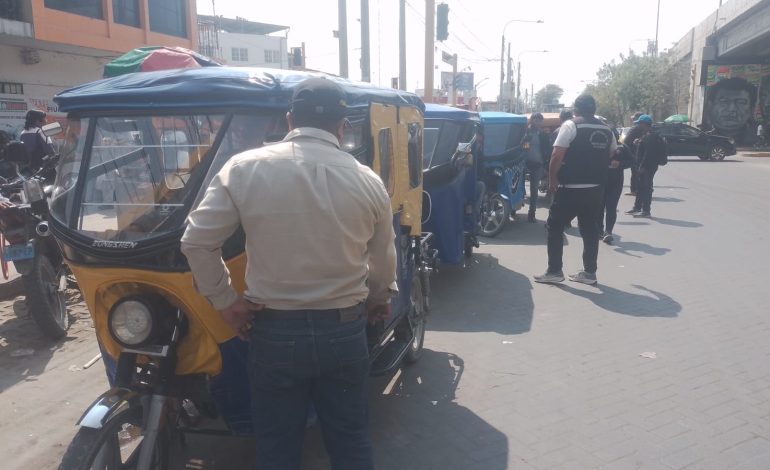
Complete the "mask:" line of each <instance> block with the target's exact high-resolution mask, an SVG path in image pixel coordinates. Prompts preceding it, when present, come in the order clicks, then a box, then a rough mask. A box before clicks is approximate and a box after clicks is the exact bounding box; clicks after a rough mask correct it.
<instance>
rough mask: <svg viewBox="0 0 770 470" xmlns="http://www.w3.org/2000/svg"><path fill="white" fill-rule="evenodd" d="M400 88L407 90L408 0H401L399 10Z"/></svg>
mask: <svg viewBox="0 0 770 470" xmlns="http://www.w3.org/2000/svg"><path fill="white" fill-rule="evenodd" d="M398 88H399V90H406V0H400V1H399V10H398Z"/></svg>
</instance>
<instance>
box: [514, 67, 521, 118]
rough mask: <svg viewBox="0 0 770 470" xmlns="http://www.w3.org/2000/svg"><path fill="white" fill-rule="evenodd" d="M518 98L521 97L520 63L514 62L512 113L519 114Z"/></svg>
mask: <svg viewBox="0 0 770 470" xmlns="http://www.w3.org/2000/svg"><path fill="white" fill-rule="evenodd" d="M519 96H521V61H520V60H518V61H516V107H515V108H514V112H517V113H518V112H519Z"/></svg>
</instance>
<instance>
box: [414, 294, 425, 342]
mask: <svg viewBox="0 0 770 470" xmlns="http://www.w3.org/2000/svg"><path fill="white" fill-rule="evenodd" d="M411 297H412V312H413V313H412V318H413V321H412V331H413V332H414V338H413V339H412V345H411V348H412V350H413V351H417V350H418V349H420V347H421V345H422V338H423V335H424V334H425V311H424V305H425V304H424V301H423V295H422V287H421V286H420V283H419V282H415V283H413V284H412V295H411Z"/></svg>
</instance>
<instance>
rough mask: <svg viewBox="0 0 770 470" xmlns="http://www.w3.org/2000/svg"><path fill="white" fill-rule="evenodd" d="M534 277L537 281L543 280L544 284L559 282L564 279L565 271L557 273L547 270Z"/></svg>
mask: <svg viewBox="0 0 770 470" xmlns="http://www.w3.org/2000/svg"><path fill="white" fill-rule="evenodd" d="M533 277H534V279H535V282H541V283H543V284H557V283H559V282H561V281H563V280H564V273H563V272H561V271H559V272H557V273H549V272H548V271H546V272H545V274H540V275H539V276H533Z"/></svg>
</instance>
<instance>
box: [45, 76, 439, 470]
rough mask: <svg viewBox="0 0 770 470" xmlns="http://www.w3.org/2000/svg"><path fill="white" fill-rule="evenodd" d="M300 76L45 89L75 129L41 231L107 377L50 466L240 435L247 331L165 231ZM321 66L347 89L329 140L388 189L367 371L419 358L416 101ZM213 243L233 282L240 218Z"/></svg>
mask: <svg viewBox="0 0 770 470" xmlns="http://www.w3.org/2000/svg"><path fill="white" fill-rule="evenodd" d="M310 76H314V75H313V74H310V73H306V72H300V71H290V72H287V73H284V71H278V70H268V69H258V68H244V67H209V68H207V69H187V70H184V71H180V70H159V71H154V72H140V73H133V74H127V75H123V76H118V77H114V78H109V79H105V80H101V81H98V82H94V83H89V84H84V85H81V86H79V87H76V88H73V89H70V90H66V91H64V92H62V93H60V94H59V95H57V96H56V97H55V98H54V100H55V101H56V102H57V104H58V105H59V109H60V110H61V111H63V112H67V113H68V115H69V120H70V127H72V126H73V125H74V126H76V128H77V129H78V130H79V135H75V134H76V133H74V132H73V133H70V134H71V137H68V140H66V141H65V143H64V146H65V147H67V146H68V145H69V147H71V148H75V149H76V151H74V152H72V153H70V154H67V155H66V156H64V155H63V156H62V160H61V162H60V164H59V168H58V175H57V179H56V183H55V185H54V189H53V192H52V196H51V203H50V208H51V229H52V231H53V232H54V234H55V236H56V237H57V239H58V240H59V242H60V243H61V245H62V251H63V253H64V256H65V258H66V259H67V262H68V265H69V266H70V269H71V270H72V272H73V274H74V275H75V277H76V279H77V281H78V286H79V287H80V290H81V292H82V294H83V299H84V301H85V302H86V304H87V305H88V309H89V311H90V314H91V317H92V319H93V321H94V329H95V333H96V336H97V339H98V343H99V347H100V349H101V351H102V359H103V361H104V364H105V369H106V372H107V376H108V380H109V383H110V387H111V388H110V390H108V391H106V392H105V393H103V394H102V395H101V396H99V397H98V398H96V400H95V401H94V403H93V404H92V405H91V406H89V407H88V409H87V410H86V411H85V413H84V414H83V416H82V417H81V418H80V420H79V421H78V423H77V424H78V426H79V429H78V430H77V432H76V433H75V436H74V438H73V439H72V441H71V443H70V445H69V447H68V448H67V451H66V452H65V454H64V456H63V458H62V462H61V464H60V467H59V468H60V470H85V469H96V468H98V469H105V468H106V469H113V468H114V469H132V470H149V469H165V468H169V467H172V466H175V465H176V464H178V463H179V462H187V461H188V459H189V458H190V456H191V454H195V452H203V451H201V450H200V449H198V448H196V447H195V446H194V445H191V443H190V442H191V441H190V440H188V438H189V439H192V437H190V436H197V438H199V439H206V438H209V439H215V438H219V439H229V440H230V441H231V442H235V440H237V438H238V437H239V436H249V435H250V434H253V426H252V421H251V412H250V400H251V394H250V391H249V381H248V376H249V369H248V366H247V364H248V358H247V353H248V343H246V342H244V341H242V340H241V339H239V338H238V337H237V336H235V334H234V333H233V331H232V330H231V329H230V328H229V327H228V326H227V324H226V323H225V322H224V321H223V320H222V317H221V316H220V315H219V314H218V313H217V312H216V310H214V309H213V307H212V306H211V304H210V303H209V302H208V301H207V300H206V299H205V298H204V297H202V296H201V295H200V294H198V293H197V292H196V291H195V289H194V288H193V279H192V273H191V272H190V267H189V265H188V264H187V260H186V258H185V257H184V256H183V255H182V253H181V252H180V248H179V243H180V238H181V236H182V234H183V233H184V230H185V228H186V219H187V215H188V214H189V213H190V211H192V210H194V208H195V207H196V206H197V205H198V204H199V203H200V201H201V199H202V198H203V196H204V194H205V192H206V189H207V187H208V186H209V182H210V181H211V180H212V179H213V178H214V177H215V175H216V174H217V173H218V172H219V170H220V169H221V168H222V167H223V165H225V164H226V162H227V161H228V160H229V159H230V158H231V157H233V156H234V155H236V154H238V153H241V152H243V151H245V150H247V149H252V148H257V147H261V146H262V145H264V144H265V143H267V142H270V141H274V140H276V139H277V140H280V139H281V138H282V136H283V135H285V134H286V132H287V131H288V130H287V124H286V111H287V110H288V109H289V98H290V97H291V95H292V91H293V89H294V88H295V87H296V86H297V84H298V83H300V82H302V81H303V80H304V79H306V78H308V77H310ZM330 79H331V80H335V81H336V82H337V83H338V84H339V85H340V87H341V88H342V89H343V90H344V91H345V92H346V94H347V100H346V101H347V106H348V114H347V121H346V125H345V130H344V135H343V138H342V140H341V142H340V146H341V148H342V149H344V150H345V151H347V152H348V153H350V154H351V155H352V156H353V157H354V158H356V159H357V160H358V161H359V162H361V163H362V164H365V165H368V166H369V167H371V168H372V169H373V170H374V171H375V172H377V173H378V174H379V175H380V177H381V178H382V180H383V183H384V184H385V187H386V188H387V190H388V193H389V195H390V198H391V207H392V210H393V219H392V221H393V227H394V232H395V233H396V237H395V242H394V243H395V250H396V253H397V259H398V266H397V270H396V274H397V282H398V290H399V293H398V295H397V296H396V297H394V298H393V299H392V300H391V313H390V314H389V315H388V316H387V318H385V319H383V320H381V321H378V322H376V323H374V324H372V325H369V326H368V328H367V336H368V343H369V357H370V368H371V369H370V370H371V374H373V375H376V374H385V373H387V372H388V371H392V370H394V369H395V368H397V367H399V366H400V365H401V364H404V363H412V362H415V361H417V360H418V359H419V358H420V355H421V353H422V350H423V341H424V336H425V331H426V322H427V316H428V308H429V296H430V287H429V282H428V281H429V275H430V272H431V264H432V260H431V259H430V257H429V256H428V255H429V253H430V251H431V250H429V249H428V243H429V241H428V240H427V238H429V237H428V236H425V235H423V232H422V230H421V224H420V221H421V219H422V213H421V212H422V205H421V198H422V193H423V187H422V171H421V170H422V168H421V166H422V165H421V163H422V129H423V109H424V108H423V106H424V105H423V103H422V101H421V100H420V99H419V97H417V96H416V95H414V94H412V93H407V92H401V91H398V90H390V89H383V88H376V87H372V86H370V85H369V84H366V83H354V82H350V81H347V80H345V79H341V78H336V77H330ZM212 97H215V98H212ZM266 242H267V241H266ZM222 257H223V258H224V259H225V262H226V263H227V266H228V269H229V271H230V273H231V278H232V282H233V287H234V288H235V289H236V290H237V291H239V292H243V291H244V289H245V279H244V278H245V270H246V252H245V234H244V232H243V230H242V229H239V230H236V231H235V233H233V235H232V236H231V237H230V238H229V239H228V240H227V241H226V242H225V244H224V246H223V247H222ZM286 258H287V259H286V262H287V263H291V262H299V261H298V260H297V259H293V258H292V254H291V253H287V254H286ZM195 458H198V456H195ZM200 458H201V459H202V461H208V460H207V459H209V455H205V454H204V455H202V456H200ZM215 459H216V457H215V456H213V457H212V458H211V460H215ZM200 465H201V466H200V467H198V468H203V465H204V464H203V463H201V464H200ZM182 466H184V465H182ZM247 467H249V468H250V467H251V465H250V464H248V463H242V465H241V466H239V467H230V468H247ZM206 468H208V466H207V467H206Z"/></svg>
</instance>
